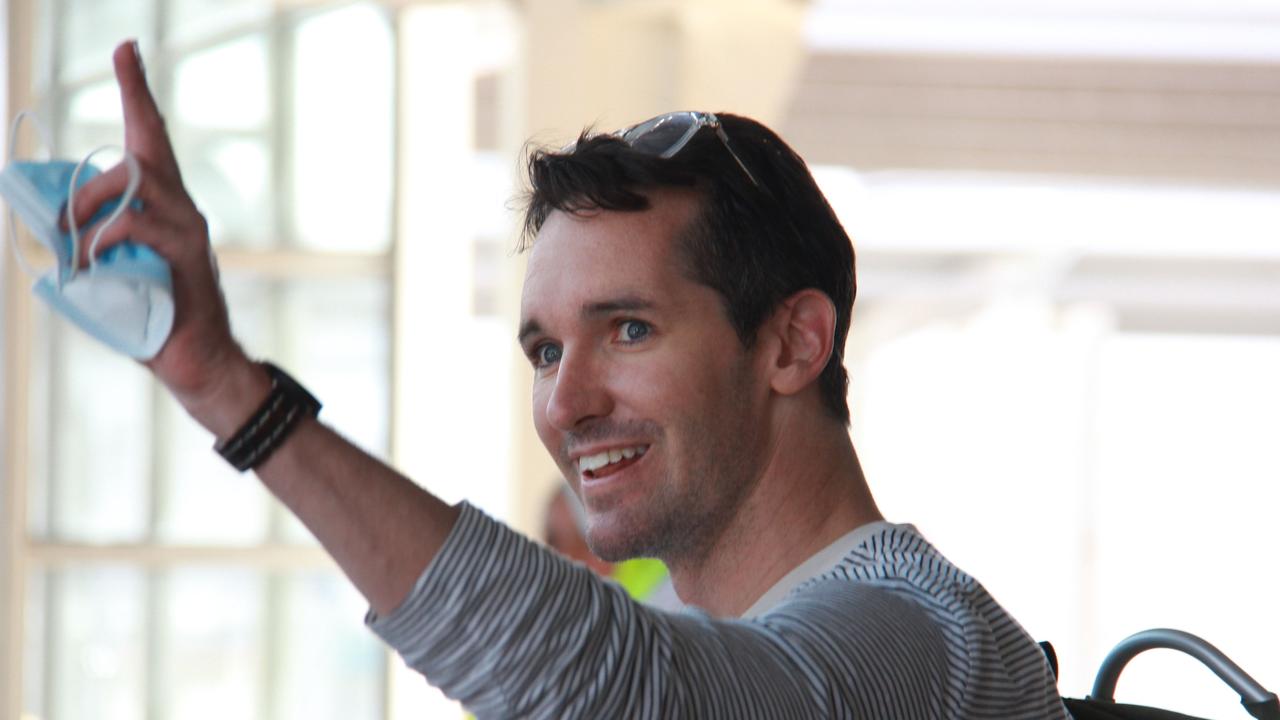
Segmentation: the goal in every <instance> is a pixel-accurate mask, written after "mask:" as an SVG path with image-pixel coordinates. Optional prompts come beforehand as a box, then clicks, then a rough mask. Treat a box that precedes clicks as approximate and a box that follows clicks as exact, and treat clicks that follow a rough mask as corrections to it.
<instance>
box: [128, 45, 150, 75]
mask: <svg viewBox="0 0 1280 720" xmlns="http://www.w3.org/2000/svg"><path fill="white" fill-rule="evenodd" d="M129 44H130V45H132V46H133V58H134V59H135V60H137V61H138V69H139V70H141V71H143V72H146V71H147V69H146V67H144V66H143V64H142V48H140V47H138V41H137V40H130V41H129Z"/></svg>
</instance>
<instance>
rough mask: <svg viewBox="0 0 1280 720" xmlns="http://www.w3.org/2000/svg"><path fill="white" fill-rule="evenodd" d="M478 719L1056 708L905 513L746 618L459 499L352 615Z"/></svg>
mask: <svg viewBox="0 0 1280 720" xmlns="http://www.w3.org/2000/svg"><path fill="white" fill-rule="evenodd" d="M366 621H367V622H368V623H369V625H370V627H371V628H372V629H373V630H374V632H376V633H377V634H378V635H379V636H381V637H382V638H383V639H384V640H385V641H386V642H387V643H388V644H389V645H391V646H392V647H393V648H395V649H396V651H398V652H399V653H400V655H401V657H403V658H404V660H405V662H406V663H408V664H409V666H410V667H413V668H414V669H416V670H418V671H419V672H421V673H422V674H423V675H424V676H426V678H427V679H428V681H430V682H431V683H432V684H433V685H436V686H437V687H439V688H440V689H441V690H443V691H444V693H445V694H446V695H448V696H449V697H451V698H454V699H456V700H460V701H461V702H462V703H463V705H465V706H466V707H467V708H468V709H469V710H471V711H472V712H473V713H475V714H476V716H477V717H480V718H491V717H492V718H514V717H534V718H677V717H684V718H828V717H829V718H1001V719H1007V718H1066V717H1067V715H1066V711H1065V709H1064V708H1063V705H1062V702H1061V700H1060V699H1059V697H1058V694H1057V690H1056V687H1055V684H1054V680H1053V675H1052V672H1051V671H1050V670H1049V667H1048V664H1047V663H1046V661H1045V657H1044V654H1043V653H1042V652H1041V651H1040V648H1039V646H1037V645H1036V643H1035V642H1033V641H1032V640H1031V638H1030V637H1028V636H1027V634H1026V633H1025V632H1024V631H1023V630H1022V628H1021V627H1020V626H1019V625H1018V624H1017V622H1015V621H1014V620H1013V619H1012V618H1011V617H1009V615H1008V614H1007V613H1005V612H1004V610H1003V609H1002V608H1001V607H1000V606H999V605H998V604H997V603H996V602H995V601H994V600H993V599H992V598H991V597H990V596H989V595H988V594H987V592H986V591H985V590H984V589H983V588H982V586H981V585H979V584H978V583H977V582H976V581H974V580H973V579H972V578H970V577H969V576H968V575H966V574H964V573H963V572H961V571H960V570H958V569H957V568H956V567H955V566H953V565H951V563H949V562H948V561H947V560H946V559H945V558H944V557H942V555H941V554H939V553H938V551H937V550H935V549H934V548H933V547H932V546H931V545H929V543H928V542H926V541H925V540H924V538H922V537H921V536H920V535H919V534H918V533H917V532H916V531H915V530H914V528H912V527H910V526H906V525H890V524H887V523H883V524H877V526H876V527H875V528H874V531H873V532H869V533H863V534H862V535H861V536H860V539H859V542H858V543H857V544H856V546H854V547H851V548H849V550H848V552H847V553H845V554H844V557H843V558H842V559H841V560H840V561H839V562H838V564H836V565H835V566H834V567H832V568H830V569H828V570H826V571H825V572H822V573H821V574H819V575H817V576H816V577H812V578H811V579H809V580H808V581H806V582H803V583H800V584H799V585H797V586H795V587H794V589H792V590H791V591H790V592H789V593H788V594H787V595H786V597H785V598H784V599H783V600H782V601H781V602H779V603H778V604H777V605H775V606H773V607H772V608H771V609H768V610H766V611H764V612H763V613H762V614H760V615H759V616H756V617H754V618H751V619H714V618H711V617H709V616H707V615H706V614H705V613H701V612H699V611H696V610H690V611H685V612H683V613H678V614H674V613H666V612H662V611H658V610H654V609H652V608H648V607H645V606H643V605H641V604H639V603H637V602H635V601H633V600H631V599H630V598H629V597H627V594H626V592H624V591H623V590H622V589H621V588H620V587H618V586H617V585H616V584H613V583H611V582H607V581H603V580H600V579H599V578H597V577H596V576H595V575H594V574H593V573H592V572H591V571H589V570H587V569H586V568H584V567H582V566H580V565H577V564H574V563H571V562H569V561H567V560H564V559H562V558H560V557H559V556H557V555H555V554H554V553H552V552H551V551H549V550H546V549H545V548H543V547H541V546H539V545H537V544H535V543H533V542H531V541H529V540H528V539H526V538H524V537H523V536H521V535H520V534H518V533H516V532H514V531H512V530H510V529H509V528H507V527H506V526H504V525H502V524H501V523H498V522H496V521H494V520H492V519H490V518H488V517H486V516H485V515H484V514H483V513H481V512H480V511H479V510H477V509H475V508H474V507H471V506H470V505H467V504H465V503H464V504H463V505H462V513H461V515H460V516H459V518H458V521H457V524H456V525H455V526H454V528H453V530H452V532H451V533H450V535H449V537H448V539H447V540H446V542H445V544H444V546H443V547H442V548H441V550H440V552H439V553H438V554H437V555H436V557H435V559H434V560H433V561H432V563H431V564H430V566H429V567H428V568H427V569H426V570H425V571H424V572H423V574H422V575H421V577H419V579H418V581H417V583H416V584H415V585H414V587H413V589H412V591H411V592H410V594H409V596H408V597H407V598H406V599H405V601H404V602H403V603H402V604H401V606H400V607H399V608H397V609H396V610H395V611H394V612H392V613H391V614H390V615H388V616H386V617H377V616H375V615H374V614H373V613H372V612H371V613H370V614H369V616H368V617H367V618H366Z"/></svg>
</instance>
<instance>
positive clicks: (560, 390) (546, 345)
mask: <svg viewBox="0 0 1280 720" xmlns="http://www.w3.org/2000/svg"><path fill="white" fill-rule="evenodd" d="M650 200H651V201H652V205H653V206H652V208H651V209H650V210H647V211H645V212H597V213H593V214H591V215H588V216H581V215H569V214H565V213H561V212H555V213H552V215H551V216H550V217H548V218H547V221H546V223H545V224H544V225H543V227H542V231H541V232H540V233H539V235H538V238H537V241H536V242H535V243H534V245H533V250H532V251H531V253H530V256H529V265H528V270H527V272H526V275H525V284H524V294H523V298H522V311H521V315H522V317H521V337H520V343H521V346H522V348H523V349H524V351H525V354H526V355H527V356H528V357H529V358H530V362H531V363H532V364H533V366H534V374H535V378H534V383H533V418H534V424H535V425H536V427H537V430H538V436H539V437H540V438H541V439H542V442H543V444H544V445H546V446H547V449H548V450H549V451H550V452H551V455H552V457H554V458H555V460H556V462H557V464H559V466H560V469H561V471H562V472H563V473H564V475H565V477H566V478H567V479H568V481H569V483H570V485H571V486H572V487H573V489H574V490H575V492H577V493H578V495H579V497H581V498H582V502H583V504H584V505H585V506H586V509H587V518H588V523H587V540H588V542H589V543H590V545H591V547H592V549H593V550H594V551H595V552H596V554H598V555H600V556H601V557H603V558H605V559H607V560H620V559H623V558H627V557H635V556H640V555H645V556H657V557H663V558H667V559H674V558H678V557H680V556H682V555H684V554H686V553H690V552H695V553H696V552H697V551H698V550H699V549H701V548H703V547H704V546H705V544H706V543H709V542H712V541H714V540H715V539H716V537H717V536H718V534H719V532H720V531H721V530H722V529H723V528H724V527H725V526H726V524H727V523H728V521H729V520H730V519H731V518H732V517H733V516H734V513H735V512H736V511H737V509H738V507H739V505H740V503H741V501H742V500H743V498H744V497H746V495H747V493H748V492H749V491H750V490H751V488H752V487H753V485H754V482H755V480H756V476H757V474H758V472H759V466H760V465H761V457H762V456H763V454H764V451H765V448H764V447H763V445H764V444H765V443H764V442H763V441H762V438H763V435H764V427H765V418H764V414H765V413H764V403H765V402H766V400H767V397H768V387H767V383H766V382H765V381H764V380H763V379H762V378H763V372H762V368H761V367H758V366H759V365H760V361H759V358H758V357H757V354H756V353H753V352H751V351H748V350H745V349H744V348H743V347H742V344H741V342H740V341H739V340H738V336H737V334H736V333H735V332H734V330H733V328H732V326H731V325H730V324H729V321H728V319H727V316H726V314H725V310H724V309H723V305H722V301H721V298H720V296H719V294H717V293H716V292H715V291H714V290H712V289H710V288H708V287H706V286H704V285H699V284H697V283H695V282H693V281H692V280H690V279H689V278H688V277H687V275H686V273H685V272H684V270H683V267H682V264H681V256H680V254H679V251H678V248H677V243H676V238H677V237H678V236H679V234H680V233H681V232H682V231H683V230H684V229H685V228H686V227H687V226H688V224H689V222H690V221H691V220H693V219H694V217H695V214H696V212H697V198H696V196H694V195H692V194H687V193H676V192H660V193H655V194H653V195H652V196H650Z"/></svg>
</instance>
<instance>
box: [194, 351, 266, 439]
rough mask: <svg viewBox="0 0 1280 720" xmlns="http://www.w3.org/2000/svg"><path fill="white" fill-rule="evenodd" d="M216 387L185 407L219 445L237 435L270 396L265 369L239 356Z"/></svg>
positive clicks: (227, 368) (229, 365) (228, 366)
mask: <svg viewBox="0 0 1280 720" xmlns="http://www.w3.org/2000/svg"><path fill="white" fill-rule="evenodd" d="M225 368H226V369H225V370H224V372H223V373H222V374H221V376H220V378H219V379H218V381H217V383H216V384H215V385H213V386H212V387H210V388H209V390H208V391H207V392H205V393H203V394H202V395H201V397H199V398H192V399H189V400H188V401H186V402H183V405H184V406H185V407H186V409H187V412H188V413H190V414H191V416H192V417H193V418H195V420H196V422H199V423H200V424H201V425H203V426H204V427H205V429H207V430H208V431H209V432H211V433H213V435H214V437H215V438H217V441H218V442H219V443H222V442H223V441H225V440H226V439H227V438H229V437H231V436H232V435H234V434H235V432H236V430H238V429H239V428H240V426H241V425H243V424H244V422H245V421H246V420H247V419H248V418H249V417H250V416H251V415H253V412H254V410H256V409H257V408H258V406H260V405H261V404H262V401H263V400H265V399H266V397H267V395H269V394H270V393H271V377H270V376H269V375H268V374H267V370H266V368H264V367H263V366H262V365H261V364H259V363H256V362H254V361H252V360H250V359H249V358H248V357H247V356H244V355H240V357H238V358H237V359H236V360H235V361H233V362H231V363H228V364H227V365H226V366H225Z"/></svg>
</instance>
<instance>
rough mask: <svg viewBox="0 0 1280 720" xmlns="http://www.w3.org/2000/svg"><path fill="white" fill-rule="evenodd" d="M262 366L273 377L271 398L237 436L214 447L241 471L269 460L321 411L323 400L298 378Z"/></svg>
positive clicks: (265, 365) (256, 411)
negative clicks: (286, 441)
mask: <svg viewBox="0 0 1280 720" xmlns="http://www.w3.org/2000/svg"><path fill="white" fill-rule="evenodd" d="M262 366H263V367H264V368H265V369H266V371H267V374H268V375H270V376H271V392H270V393H269V394H268V395H267V399H266V400H263V401H262V405H260V406H258V409H257V410H255V411H254V413H253V415H250V416H249V419H248V420H247V421H245V423H244V425H241V426H240V429H239V430H236V432H235V434H234V435H232V436H231V437H230V438H227V441H226V442H224V443H222V444H221V445H215V446H214V448H213V449H214V450H216V451H217V452H218V454H219V455H221V456H222V457H223V458H224V459H225V460H226V461H227V462H229V463H231V466H232V467H234V468H235V469H236V470H239V471H240V472H244V471H246V470H250V469H252V468H255V467H257V466H259V465H261V464H262V463H264V462H266V460H267V458H269V457H271V454H272V453H273V452H275V450H276V448H278V447H280V445H282V444H283V443H284V441H285V439H287V438H288V437H289V434H290V433H291V432H293V429H294V428H296V427H297V426H298V424H299V423H301V422H302V421H303V420H304V419H305V418H308V417H312V418H313V417H316V416H317V415H319V414H320V407H321V406H320V401H319V400H316V399H315V397H313V396H312V395H311V393H309V392H307V390H306V388H304V387H302V386H301V385H299V384H298V381H296V380H294V379H293V378H292V377H290V376H289V374H288V373H286V372H285V371H283V370H281V369H280V368H278V367H276V366H275V365H272V364H271V363H269V362H264V363H262Z"/></svg>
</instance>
